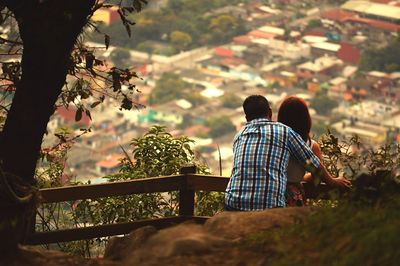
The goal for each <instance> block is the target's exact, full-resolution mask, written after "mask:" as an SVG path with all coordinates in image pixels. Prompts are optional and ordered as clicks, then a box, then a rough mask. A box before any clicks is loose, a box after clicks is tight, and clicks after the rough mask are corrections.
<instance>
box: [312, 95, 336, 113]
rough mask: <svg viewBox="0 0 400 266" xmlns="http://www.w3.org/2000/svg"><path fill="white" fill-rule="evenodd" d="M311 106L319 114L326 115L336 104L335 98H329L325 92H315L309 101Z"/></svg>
mask: <svg viewBox="0 0 400 266" xmlns="http://www.w3.org/2000/svg"><path fill="white" fill-rule="evenodd" d="M310 106H311V108H314V109H315V111H317V113H318V114H320V115H328V114H329V113H330V112H331V110H332V109H333V108H335V107H337V106H338V103H337V102H336V101H335V100H332V99H331V98H329V97H328V96H327V95H326V94H325V93H317V94H316V95H315V97H314V98H312V99H311V102H310Z"/></svg>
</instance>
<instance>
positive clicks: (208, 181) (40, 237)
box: [26, 167, 327, 245]
mask: <svg viewBox="0 0 400 266" xmlns="http://www.w3.org/2000/svg"><path fill="white" fill-rule="evenodd" d="M194 171H195V169H194V168H190V167H189V168H182V170H181V174H179V175H173V176H164V177H154V178H146V179H135V180H129V181H122V182H112V183H104V184H96V185H81V186H67V187H59V188H49V189H41V190H40V198H41V199H42V200H41V203H56V202H64V201H75V200H83V199H96V198H102V197H111V196H123V195H131V194H141V193H157V192H170V191H179V215H178V216H176V217H167V218H157V219H148V220H139V221H134V222H127V223H118V224H106V225H97V226H90V227H82V228H73V229H65V230H57V231H49V232H33V233H32V234H31V235H30V236H29V237H28V239H27V241H26V243H27V244H33V245H37V244H48V243H56V242H66V241H74V240H84V239H92V238H98V237H106V236H113V235H121V234H128V233H129V232H131V231H132V230H134V229H137V228H139V227H142V226H145V225H152V226H155V227H156V228H158V229H160V228H165V227H169V226H171V225H174V224H178V223H181V222H184V221H188V220H191V221H193V222H195V223H204V222H205V221H206V220H207V219H208V218H209V217H201V216H194V206H195V191H199V190H201V191H208V192H211V191H217V192H223V191H225V188H226V186H227V184H228V181H229V178H227V177H221V176H212V175H198V174H193V172H194ZM305 189H306V196H307V197H308V198H315V197H316V196H317V195H318V194H320V192H321V191H324V190H327V188H326V187H325V186H319V187H317V188H315V187H313V186H311V185H307V186H305Z"/></svg>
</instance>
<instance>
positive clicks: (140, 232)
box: [104, 226, 157, 260]
mask: <svg viewBox="0 0 400 266" xmlns="http://www.w3.org/2000/svg"><path fill="white" fill-rule="evenodd" d="M156 232H157V229H156V228H155V227H153V226H144V227H142V228H139V229H137V230H135V231H133V232H131V233H130V234H129V235H127V236H124V237H112V238H111V239H110V240H109V241H108V244H107V247H106V250H105V253H104V258H105V259H111V260H121V259H122V258H125V257H128V256H130V255H131V254H132V253H133V252H134V251H135V250H137V249H139V248H140V247H141V245H142V244H143V243H144V242H145V241H146V240H147V239H148V238H149V237H150V236H151V235H153V234H155V233H156Z"/></svg>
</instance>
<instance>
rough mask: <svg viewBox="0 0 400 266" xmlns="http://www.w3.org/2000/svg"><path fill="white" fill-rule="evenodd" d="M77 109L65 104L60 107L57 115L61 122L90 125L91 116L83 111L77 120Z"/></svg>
mask: <svg viewBox="0 0 400 266" xmlns="http://www.w3.org/2000/svg"><path fill="white" fill-rule="evenodd" d="M76 112H77V110H75V109H73V108H70V109H67V108H65V107H64V106H61V107H58V108H57V110H56V112H55V116H56V117H58V119H59V120H60V121H59V124H65V125H68V124H76V125H78V126H85V127H88V126H89V125H90V123H91V120H90V117H89V116H87V115H86V114H85V113H82V118H81V119H80V120H79V121H75V117H76Z"/></svg>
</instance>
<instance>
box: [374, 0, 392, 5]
mask: <svg viewBox="0 0 400 266" xmlns="http://www.w3.org/2000/svg"><path fill="white" fill-rule="evenodd" d="M392 1H393V0H372V2H375V3H380V4H388V3H390V2H392Z"/></svg>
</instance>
